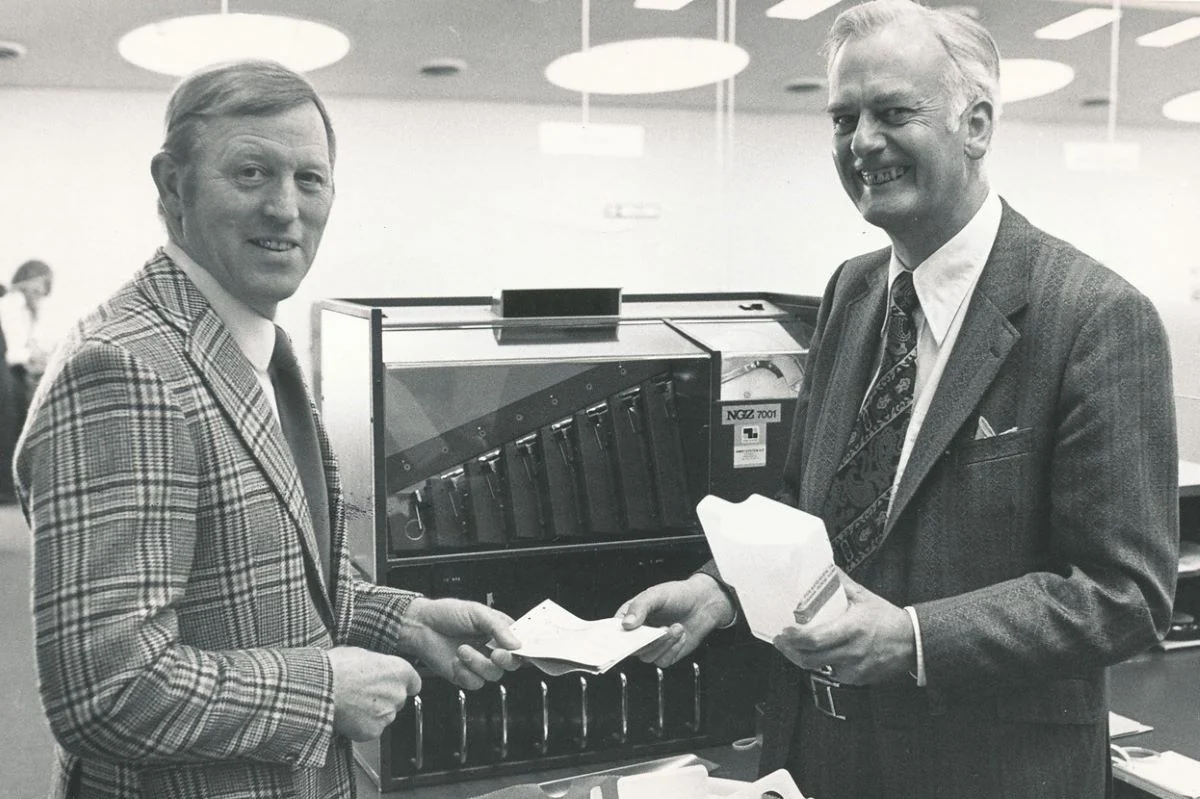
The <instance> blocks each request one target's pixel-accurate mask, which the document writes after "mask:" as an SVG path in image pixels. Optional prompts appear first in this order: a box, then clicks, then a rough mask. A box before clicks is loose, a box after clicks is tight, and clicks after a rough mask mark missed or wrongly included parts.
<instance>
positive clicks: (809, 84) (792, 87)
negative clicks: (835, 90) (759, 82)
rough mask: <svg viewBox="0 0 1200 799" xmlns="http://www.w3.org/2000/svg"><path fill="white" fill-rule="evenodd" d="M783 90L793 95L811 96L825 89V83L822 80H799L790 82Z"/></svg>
mask: <svg viewBox="0 0 1200 799" xmlns="http://www.w3.org/2000/svg"><path fill="white" fill-rule="evenodd" d="M783 88H784V89H785V90H786V91H789V92H791V93H792V94H811V93H812V92H819V91H821V90H822V89H824V88H825V81H824V79H822V78H797V79H796V80H793V81H789V82H788V83H787V84H785V85H784V87H783Z"/></svg>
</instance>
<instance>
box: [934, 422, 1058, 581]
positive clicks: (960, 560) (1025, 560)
mask: <svg viewBox="0 0 1200 799" xmlns="http://www.w3.org/2000/svg"><path fill="white" fill-rule="evenodd" d="M1035 446H1036V441H1035V438H1034V430H1033V429H1032V428H1025V429H1021V430H1016V431H1014V432H1012V433H1006V434H1004V435H998V436H992V437H990V438H985V439H977V440H973V441H965V442H962V443H961V444H960V445H959V447H958V448H957V449H956V451H955V452H954V456H953V458H952V464H953V469H952V472H951V474H950V475H949V480H948V483H947V494H946V499H947V501H948V502H947V506H946V507H947V518H948V520H949V521H950V524H949V525H948V530H950V531H952V533H953V535H951V536H949V537H948V538H947V539H946V541H947V543H950V542H951V541H953V543H954V553H953V554H952V555H950V557H952V558H953V559H955V562H956V571H955V573H956V574H958V575H959V576H960V579H961V580H962V581H963V584H964V585H970V586H983V585H990V584H992V583H995V582H997V581H999V580H1003V579H1007V578H1009V577H1012V576H1015V575H1017V574H1020V573H1022V571H1023V570H1024V569H1025V568H1026V567H1027V566H1028V564H1029V563H1030V561H1031V558H1032V557H1033V547H1034V546H1035V542H1033V541H1032V540H1031V538H1032V536H1031V530H1033V529H1034V526H1033V521H1032V516H1033V515H1034V513H1035V512H1036V509H1037V502H1038V500H1037V494H1038V489H1037V487H1036V485H1035V484H1036V482H1037V471H1038V470H1037V465H1036V454H1035V452H1034V447H1035Z"/></svg>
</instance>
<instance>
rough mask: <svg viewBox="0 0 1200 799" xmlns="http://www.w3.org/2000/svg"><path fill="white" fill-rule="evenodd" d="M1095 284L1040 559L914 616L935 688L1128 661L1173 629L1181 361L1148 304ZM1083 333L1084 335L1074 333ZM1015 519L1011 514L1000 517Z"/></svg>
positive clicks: (1065, 379)
mask: <svg viewBox="0 0 1200 799" xmlns="http://www.w3.org/2000/svg"><path fill="white" fill-rule="evenodd" d="M1111 285H1112V284H1109V287H1108V288H1105V287H1103V286H1101V287H1097V286H1096V285H1094V284H1090V283H1088V282H1086V281H1080V285H1077V286H1075V287H1073V289H1071V290H1074V291H1075V292H1076V294H1077V298H1078V304H1077V305H1076V306H1075V307H1077V308H1082V309H1086V311H1084V312H1082V313H1081V319H1080V321H1079V322H1078V323H1076V324H1074V325H1072V328H1073V329H1063V330H1059V331H1056V332H1058V333H1064V334H1065V335H1066V337H1067V338H1068V339H1069V344H1068V346H1069V352H1068V354H1067V357H1066V361H1065V363H1066V365H1065V369H1064V371H1063V374H1062V375H1061V382H1060V384H1059V385H1058V386H1057V387H1056V397H1057V400H1056V405H1055V407H1054V409H1053V414H1052V417H1053V420H1054V421H1053V426H1052V429H1051V430H1049V431H1047V432H1046V433H1045V435H1048V436H1049V457H1048V458H1047V459H1046V463H1047V466H1046V468H1045V471H1041V470H1039V471H1038V473H1037V475H1036V478H1035V481H1034V482H1037V483H1039V485H1030V486H1014V487H1013V488H1012V489H1011V490H1013V491H1031V492H1036V493H1035V495H1036V496H1037V497H1039V499H1038V502H1037V503H1036V507H1037V508H1038V509H1039V514H1038V516H1037V518H1036V519H1035V520H1034V521H1035V522H1036V523H1038V524H1041V525H1043V527H1044V537H1043V540H1044V545H1043V547H1044V548H1043V553H1044V554H1043V556H1042V558H1041V564H1040V565H1037V566H1035V567H1034V568H1031V569H1030V570H1029V571H1028V573H1026V574H1023V575H1021V576H1018V577H1015V578H1013V579H1010V580H1006V581H1003V582H999V583H997V584H995V585H991V586H988V587H986V588H981V589H979V590H975V591H971V592H969V593H966V594H962V595H959V596H953V597H948V598H945V599H940V600H935V601H931V602H925V603H920V604H918V605H917V607H916V610H917V613H918V615H919V618H920V624H921V634H922V641H923V646H924V653H925V663H926V669H927V674H928V677H929V684H930V685H931V686H934V685H937V686H939V687H950V688H955V687H960V688H961V687H970V686H971V685H978V684H979V683H995V682H1000V681H1011V680H1025V679H1052V678H1061V677H1064V676H1069V675H1071V674H1077V673H1080V672H1081V671H1082V670H1086V669H1096V668H1101V667H1103V666H1107V665H1111V664H1113V663H1116V662H1119V661H1121V660H1123V659H1125V658H1127V657H1130V656H1131V655H1133V654H1136V653H1137V652H1139V651H1141V650H1143V649H1145V648H1146V647H1148V646H1150V645H1151V644H1153V643H1154V642H1155V640H1156V639H1157V638H1158V637H1159V636H1161V635H1162V634H1164V633H1165V630H1166V628H1167V625H1168V623H1169V619H1170V613H1171V605H1172V601H1173V598H1174V591H1175V577H1176V574H1175V572H1176V563H1177V557H1178V542H1179V517H1178V512H1179V505H1178V502H1179V500H1178V474H1177V472H1178V454H1177V446H1178V444H1177V440H1176V431H1175V417H1174V400H1173V395H1172V381H1171V370H1170V357H1169V353H1168V345H1167V340H1166V335H1165V332H1164V330H1163V328H1162V324H1161V322H1160V320H1159V318H1158V314H1157V312H1156V311H1155V309H1154V308H1153V306H1152V305H1151V304H1150V302H1149V301H1148V300H1147V299H1146V298H1145V297H1143V296H1142V295H1140V294H1138V293H1137V292H1136V291H1134V290H1132V289H1130V288H1129V287H1128V286H1124V289H1123V290H1122V289H1118V290H1111ZM1072 334H1073V335H1072ZM1001 521H1003V520H1001Z"/></svg>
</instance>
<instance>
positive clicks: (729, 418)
mask: <svg viewBox="0 0 1200 799" xmlns="http://www.w3.org/2000/svg"><path fill="white" fill-rule="evenodd" d="M781 416H782V414H781V412H780V406H779V405H778V404H775V405H729V406H726V407H725V408H724V409H723V410H722V411H721V424H741V423H743V422H766V423H767V424H770V423H772V422H778V421H779V420H780V418H781ZM764 443H765V442H764Z"/></svg>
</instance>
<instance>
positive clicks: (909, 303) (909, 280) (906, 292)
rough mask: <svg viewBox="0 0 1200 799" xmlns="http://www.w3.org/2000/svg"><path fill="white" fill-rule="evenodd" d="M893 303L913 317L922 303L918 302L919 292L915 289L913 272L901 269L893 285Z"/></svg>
mask: <svg viewBox="0 0 1200 799" xmlns="http://www.w3.org/2000/svg"><path fill="white" fill-rule="evenodd" d="M892 302H893V303H895V305H896V306H897V307H898V308H899V309H900V310H901V311H903V312H904V313H906V314H908V315H909V316H912V313H913V311H915V310H916V309H917V306H918V305H920V303H919V302H918V301H917V290H916V289H915V288H914V287H913V277H912V272H910V271H908V270H907V269H901V270H900V274H898V275H896V279H895V281H894V282H893V283H892Z"/></svg>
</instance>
